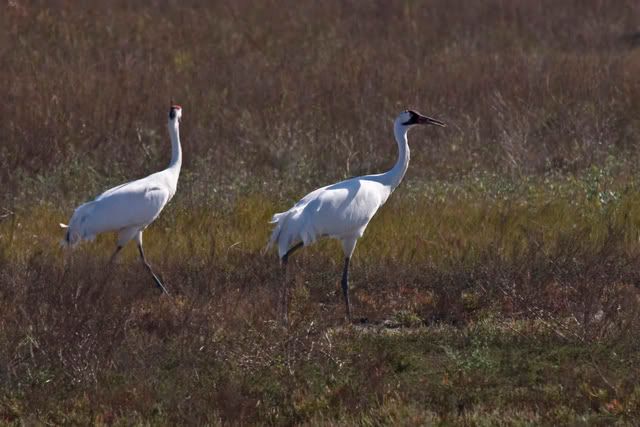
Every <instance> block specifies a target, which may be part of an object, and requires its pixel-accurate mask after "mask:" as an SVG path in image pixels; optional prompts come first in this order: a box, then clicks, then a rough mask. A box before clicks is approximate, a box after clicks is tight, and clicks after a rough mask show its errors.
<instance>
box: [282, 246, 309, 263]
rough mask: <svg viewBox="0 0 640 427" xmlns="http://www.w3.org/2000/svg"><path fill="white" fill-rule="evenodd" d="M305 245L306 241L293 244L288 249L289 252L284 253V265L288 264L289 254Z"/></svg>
mask: <svg viewBox="0 0 640 427" xmlns="http://www.w3.org/2000/svg"><path fill="white" fill-rule="evenodd" d="M303 246H304V243H302V242H300V243H298V244H296V245H295V246H293V247H292V248H291V249H289V250H288V251H287V253H286V254H284V256H283V257H282V263H283V264H284V265H287V261H289V255H291V254H293V253H294V252H295V251H297V250H298V249H300V248H301V247H303Z"/></svg>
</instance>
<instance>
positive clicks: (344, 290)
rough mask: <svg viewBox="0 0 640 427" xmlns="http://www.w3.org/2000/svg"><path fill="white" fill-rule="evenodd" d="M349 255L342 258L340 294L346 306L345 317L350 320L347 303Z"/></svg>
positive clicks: (349, 306)
mask: <svg viewBox="0 0 640 427" xmlns="http://www.w3.org/2000/svg"><path fill="white" fill-rule="evenodd" d="M350 260H351V257H346V258H345V259H344V270H343V271H342V295H343V296H344V304H345V306H346V308H347V319H348V320H349V321H351V304H349V261H350Z"/></svg>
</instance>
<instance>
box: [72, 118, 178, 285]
mask: <svg viewBox="0 0 640 427" xmlns="http://www.w3.org/2000/svg"><path fill="white" fill-rule="evenodd" d="M181 117H182V108H181V107H180V106H178V105H173V106H172V107H171V108H170V110H169V123H168V128H169V136H170V138H171V147H172V155H171V163H170V164H169V167H168V168H166V169H165V170H163V171H160V172H156V173H154V174H152V175H149V176H147V177H145V178H142V179H138V180H136V181H131V182H128V183H126V184H122V185H119V186H117V187H114V188H111V189H109V190H107V191H105V192H104V193H102V194H100V195H99V196H98V197H96V198H95V199H94V200H93V201H91V202H87V203H84V204H82V205H80V206H79V207H78V208H77V209H76V210H75V211H74V213H73V216H72V217H71V221H70V222H69V226H68V227H67V226H66V225H64V224H60V225H61V226H62V227H64V228H67V233H66V235H65V239H64V241H63V243H64V244H65V245H69V246H75V245H76V244H78V243H79V242H81V241H82V240H93V239H95V237H96V235H98V234H100V233H104V232H109V231H115V232H117V233H118V241H117V248H116V251H115V252H114V254H113V256H112V257H111V259H112V260H113V258H114V257H115V256H116V254H117V253H118V252H119V251H120V249H122V247H123V246H124V245H125V244H126V243H127V242H129V241H130V240H132V239H134V238H135V239H136V242H137V244H138V249H139V252H140V256H141V259H142V262H143V264H144V265H145V267H146V268H147V269H148V270H149V272H150V273H151V274H152V276H153V278H154V281H155V282H156V285H158V287H160V288H161V289H162V290H163V291H165V292H166V289H165V287H164V285H163V284H162V282H160V280H159V279H158V278H157V276H156V275H155V274H154V273H153V271H152V270H151V267H150V266H149V264H148V263H147V261H146V259H145V256H144V250H143V249H142V232H143V231H144V229H145V228H147V226H149V224H151V223H152V222H153V221H154V220H155V219H156V218H157V217H158V215H160V212H161V211H162V209H163V208H164V207H165V205H166V204H167V203H168V202H169V201H170V200H171V198H172V197H173V196H174V194H175V193H176V188H177V186H178V177H179V175H180V167H181V165H182V149H181V146H180V133H179V125H180V118H181Z"/></svg>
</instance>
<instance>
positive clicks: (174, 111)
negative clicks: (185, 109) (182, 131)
mask: <svg viewBox="0 0 640 427" xmlns="http://www.w3.org/2000/svg"><path fill="white" fill-rule="evenodd" d="M181 117H182V107H181V106H179V105H172V106H171V108H169V120H171V121H174V120H177V121H180V118H181Z"/></svg>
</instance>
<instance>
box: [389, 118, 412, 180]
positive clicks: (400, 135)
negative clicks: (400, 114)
mask: <svg viewBox="0 0 640 427" xmlns="http://www.w3.org/2000/svg"><path fill="white" fill-rule="evenodd" d="M408 131H409V126H405V125H402V124H401V123H399V122H396V123H394V125H393V134H394V136H395V138H396V143H397V144H398V160H397V161H396V164H395V165H394V166H393V168H391V169H390V170H389V171H387V172H385V173H383V174H382V182H383V184H385V185H387V186H389V187H390V189H391V191H393V190H395V188H396V187H397V186H398V185H400V183H401V182H402V178H404V174H405V173H406V172H407V169H408V168H409V159H410V157H411V156H410V154H411V153H410V150H409V142H408V140H407V132H408Z"/></svg>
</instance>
